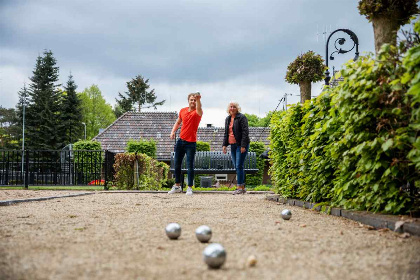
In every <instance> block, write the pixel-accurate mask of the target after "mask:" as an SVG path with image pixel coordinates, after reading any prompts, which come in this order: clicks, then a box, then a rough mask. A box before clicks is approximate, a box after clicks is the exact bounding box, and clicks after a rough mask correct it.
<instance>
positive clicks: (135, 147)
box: [126, 139, 156, 158]
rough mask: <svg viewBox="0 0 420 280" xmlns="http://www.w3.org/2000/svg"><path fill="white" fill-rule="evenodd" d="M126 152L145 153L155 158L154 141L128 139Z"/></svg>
mask: <svg viewBox="0 0 420 280" xmlns="http://www.w3.org/2000/svg"><path fill="white" fill-rule="evenodd" d="M126 150H127V153H138V154H146V155H148V156H149V157H152V158H156V141H154V140H153V139H150V140H143V139H140V140H129V141H128V142H127V149H126Z"/></svg>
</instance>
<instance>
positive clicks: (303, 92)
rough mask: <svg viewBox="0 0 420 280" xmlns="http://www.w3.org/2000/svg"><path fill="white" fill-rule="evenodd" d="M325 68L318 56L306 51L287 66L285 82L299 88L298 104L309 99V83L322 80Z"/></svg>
mask: <svg viewBox="0 0 420 280" xmlns="http://www.w3.org/2000/svg"><path fill="white" fill-rule="evenodd" d="M326 69H327V67H326V66H325V65H324V60H323V59H322V57H321V56H320V55H319V54H315V53H314V52H313V51H308V52H307V53H304V54H302V55H300V56H298V57H297V58H296V59H295V61H293V62H292V63H290V64H289V66H287V73H286V81H287V82H288V83H290V84H298V85H299V87H300V102H301V103H302V104H303V103H305V101H306V100H310V99H311V83H312V82H318V81H321V80H322V79H323V75H324V72H325V70H326Z"/></svg>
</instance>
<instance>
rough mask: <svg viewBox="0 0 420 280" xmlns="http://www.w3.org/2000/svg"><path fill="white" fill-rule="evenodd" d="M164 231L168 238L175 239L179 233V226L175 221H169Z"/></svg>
mask: <svg viewBox="0 0 420 280" xmlns="http://www.w3.org/2000/svg"><path fill="white" fill-rule="evenodd" d="M165 231H166V235H167V236H168V237H169V238H170V239H177V238H178V237H179V236H180V235H181V226H180V225H179V224H177V223H170V224H168V225H167V226H166V228H165Z"/></svg>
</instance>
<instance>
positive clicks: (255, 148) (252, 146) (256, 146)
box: [245, 142, 266, 186]
mask: <svg viewBox="0 0 420 280" xmlns="http://www.w3.org/2000/svg"><path fill="white" fill-rule="evenodd" d="M265 150H266V147H265V145H264V143H263V142H251V143H249V151H250V152H255V153H256V154H257V168H258V172H257V173H255V174H253V175H251V174H247V175H246V180H245V182H246V184H247V185H253V186H257V185H261V184H262V180H263V176H264V159H262V158H260V157H259V156H260V155H261V154H262V153H263V152H264V151H265Z"/></svg>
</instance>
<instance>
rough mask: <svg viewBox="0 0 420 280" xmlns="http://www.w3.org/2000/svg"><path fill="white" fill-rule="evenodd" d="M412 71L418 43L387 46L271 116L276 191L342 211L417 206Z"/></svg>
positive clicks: (416, 88) (417, 78)
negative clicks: (306, 98) (334, 81)
mask: <svg viewBox="0 0 420 280" xmlns="http://www.w3.org/2000/svg"><path fill="white" fill-rule="evenodd" d="M416 31H417V32H419V31H420V25H419V23H417V24H416ZM402 49H403V48H402ZM403 57H404V58H403ZM419 69H420V48H419V46H418V45H417V46H415V47H413V48H411V49H410V50H409V51H408V52H407V53H406V54H403V53H400V52H399V50H398V49H397V48H395V47H392V46H389V45H388V46H385V47H383V48H382V51H381V52H380V54H379V55H378V57H377V59H376V60H375V59H374V58H372V57H371V56H366V57H360V58H359V60H358V61H356V62H355V63H349V64H347V65H346V67H345V69H344V70H342V71H341V75H342V77H343V78H344V81H343V82H341V83H340V84H339V86H337V87H335V88H327V89H326V90H324V92H323V93H322V94H321V95H320V96H319V97H317V98H315V99H313V100H312V101H307V102H306V103H305V104H303V105H301V104H297V105H294V106H291V107H290V109H289V110H287V111H285V112H279V113H276V114H274V115H273V118H272V121H271V134H270V138H271V140H270V141H271V144H270V146H271V152H270V158H271V161H272V167H271V168H270V174H271V175H272V179H273V181H274V182H273V184H274V185H275V187H276V190H277V192H278V193H280V194H281V195H283V196H284V197H291V198H299V199H303V200H307V201H311V202H325V203H328V204H331V205H335V206H340V207H343V208H346V209H357V210H370V211H375V212H385V213H394V214H401V213H402V214H404V213H408V212H410V211H416V210H418V207H419V204H420V203H419V202H420V200H419V196H418V190H414V191H413V189H414V188H413V186H414V185H415V186H416V187H417V188H418V187H419V186H420V140H419V137H418V135H419V130H420V123H419V120H420V109H419V106H420V74H419V72H420V71H419ZM407 184H409V185H411V186H412V191H411V193H410V192H408V191H406V190H405V189H406V187H407Z"/></svg>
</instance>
